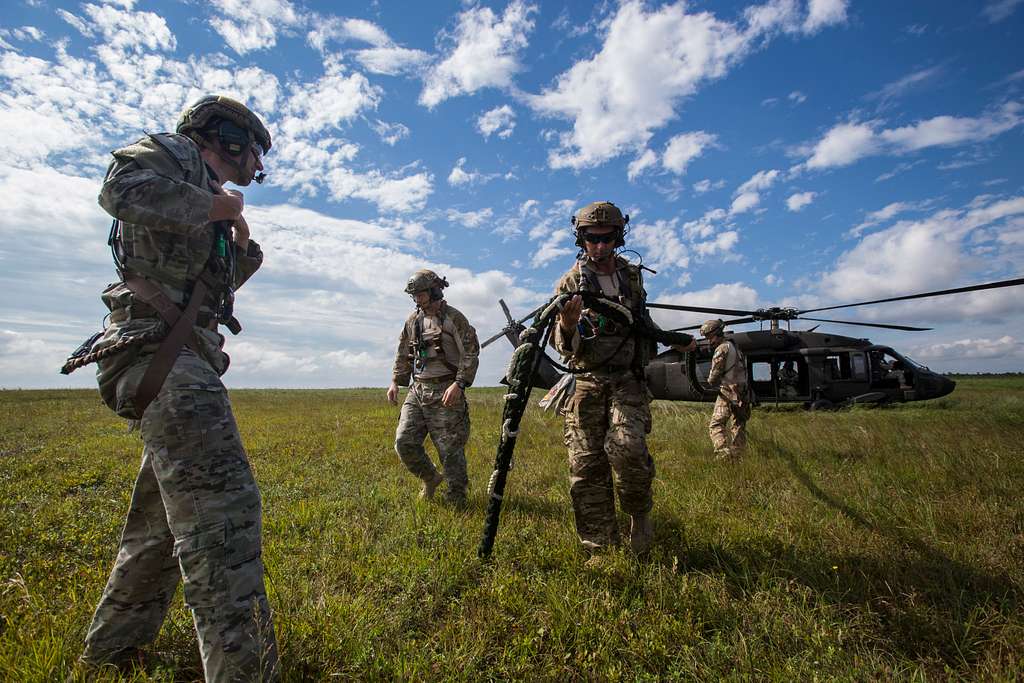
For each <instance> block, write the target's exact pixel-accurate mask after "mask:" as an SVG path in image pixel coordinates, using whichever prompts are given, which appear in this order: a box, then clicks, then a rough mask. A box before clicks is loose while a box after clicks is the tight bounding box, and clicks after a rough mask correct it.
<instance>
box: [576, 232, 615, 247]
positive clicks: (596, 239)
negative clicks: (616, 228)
mask: <svg viewBox="0 0 1024 683" xmlns="http://www.w3.org/2000/svg"><path fill="white" fill-rule="evenodd" d="M618 237H619V234H618V233H617V232H608V233H605V234H603V235H594V234H593V233H589V232H587V233H584V234H583V239H584V240H586V241H587V242H590V243H591V244H609V243H612V242H614V241H615V240H616V239H618Z"/></svg>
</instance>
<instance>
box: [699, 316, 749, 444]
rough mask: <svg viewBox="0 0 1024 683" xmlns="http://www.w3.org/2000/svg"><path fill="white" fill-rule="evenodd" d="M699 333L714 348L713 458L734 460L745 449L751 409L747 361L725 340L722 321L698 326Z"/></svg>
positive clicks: (710, 381)
mask: <svg viewBox="0 0 1024 683" xmlns="http://www.w3.org/2000/svg"><path fill="white" fill-rule="evenodd" d="M700 333H701V335H703V336H704V337H705V338H706V339H707V340H708V343H709V344H710V345H711V348H712V349H714V355H713V356H712V358H711V370H710V371H709V372H708V384H710V385H711V386H713V387H718V398H717V399H716V400H715V409H714V411H713V412H712V413H711V424H710V425H709V426H708V431H709V432H710V433H711V443H712V445H714V447H715V457H716V458H717V459H719V460H731V461H737V460H739V459H740V458H741V457H742V455H743V451H744V450H745V449H746V447H747V420H748V419H750V411H751V408H752V405H751V395H750V392H749V390H748V385H747V359H746V357H745V356H744V355H743V353H742V352H741V351H740V350H739V349H738V348H736V343H735V342H733V340H731V339H726V338H725V323H724V322H722V321H721V320H708V321H707V322H705V323H704V324H703V325H701V328H700ZM730 421H731V423H732V424H731V425H730Z"/></svg>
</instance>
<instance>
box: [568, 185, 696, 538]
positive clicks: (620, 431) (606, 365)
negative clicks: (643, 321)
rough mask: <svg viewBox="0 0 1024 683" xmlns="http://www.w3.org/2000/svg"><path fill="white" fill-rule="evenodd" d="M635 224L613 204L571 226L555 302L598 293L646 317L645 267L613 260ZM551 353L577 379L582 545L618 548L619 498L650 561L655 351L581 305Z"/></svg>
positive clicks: (573, 447) (576, 496)
mask: <svg viewBox="0 0 1024 683" xmlns="http://www.w3.org/2000/svg"><path fill="white" fill-rule="evenodd" d="M628 222H629V216H623V214H622V212H621V211H620V210H619V209H618V207H616V206H615V205H614V204H612V203H611V202H594V203H592V204H588V205H587V206H585V207H583V209H581V210H580V212H579V214H578V215H577V216H576V217H574V218H573V225H574V226H575V234H576V246H578V247H580V248H581V250H582V251H581V255H580V258H579V259H578V260H577V261H576V263H575V264H573V267H572V268H571V269H570V270H569V272H567V273H566V274H565V275H564V276H562V278H561V280H559V281H558V284H557V286H556V287H555V294H556V295H557V294H563V293H566V292H578V291H586V292H594V293H600V294H603V295H604V296H606V297H608V298H610V299H612V300H613V301H615V302H617V303H619V304H620V305H622V306H624V307H626V308H628V309H629V310H630V312H631V313H632V315H633V317H634V319H636V318H639V317H641V316H646V315H647V311H646V304H647V292H646V291H644V285H643V278H642V276H641V273H640V268H638V267H637V266H634V265H633V264H631V263H629V262H628V261H626V260H625V259H624V258H622V257H620V256H618V255H617V254H616V253H615V250H616V249H617V248H618V247H622V246H624V245H625V235H626V225H627V223H628ZM552 344H553V345H554V347H555V349H556V350H557V351H558V352H559V353H560V354H561V355H562V356H563V357H564V358H565V359H566V360H567V362H568V364H569V366H570V368H572V369H573V370H577V371H579V374H577V375H576V389H575V393H574V394H573V396H572V397H571V398H570V399H569V401H568V403H567V405H566V408H565V445H566V447H567V448H568V450H569V493H570V496H571V498H572V505H573V512H574V514H575V520H576V532H577V534H578V535H579V539H580V542H581V543H582V544H583V547H584V548H585V549H586V550H587V551H588V552H592V553H593V552H598V551H601V550H603V549H606V548H608V547H610V546H615V545H617V544H618V543H619V528H618V522H617V521H616V518H615V497H616V495H617V496H618V499H619V505H620V506H621V508H622V510H623V511H624V512H626V513H627V514H629V517H630V531H629V541H630V546H631V548H632V549H633V551H634V552H636V553H643V552H646V551H647V550H648V549H649V548H650V545H651V542H652V540H653V537H654V528H653V524H652V522H651V517H650V512H651V508H652V507H653V505H654V502H653V498H652V496H651V482H652V481H653V480H654V460H653V459H652V458H651V454H650V452H649V451H648V450H647V434H648V433H649V432H650V431H651V410H650V395H649V393H648V391H647V384H646V380H645V378H644V367H645V366H646V365H647V362H648V360H649V359H650V357H651V355H652V351H653V349H652V348H651V344H650V342H646V341H645V340H643V339H641V338H639V337H637V336H636V335H635V334H633V333H632V330H631V329H629V328H623V327H621V326H619V325H617V324H616V323H615V322H614V321H611V320H608V319H606V318H605V317H603V316H600V315H598V314H596V313H595V312H593V311H590V310H589V309H584V308H583V301H582V298H581V297H578V296H577V297H573V298H572V299H570V301H569V302H568V303H567V304H566V305H565V307H564V308H563V309H562V311H561V313H559V315H558V324H557V326H556V328H555V331H554V335H553V337H552ZM689 348H692V344H691V347H687V350H688V349H689Z"/></svg>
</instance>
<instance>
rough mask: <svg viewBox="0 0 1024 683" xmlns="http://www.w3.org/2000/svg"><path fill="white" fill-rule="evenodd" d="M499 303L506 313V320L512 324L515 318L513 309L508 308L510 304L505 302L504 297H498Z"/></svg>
mask: <svg viewBox="0 0 1024 683" xmlns="http://www.w3.org/2000/svg"><path fill="white" fill-rule="evenodd" d="M498 304H499V305H500V306H501V310H502V312H503V313H504V314H505V320H507V321H508V324H509V325H511V324H512V320H513V318H512V311H510V310H508V304H506V303H505V300H504V299H498Z"/></svg>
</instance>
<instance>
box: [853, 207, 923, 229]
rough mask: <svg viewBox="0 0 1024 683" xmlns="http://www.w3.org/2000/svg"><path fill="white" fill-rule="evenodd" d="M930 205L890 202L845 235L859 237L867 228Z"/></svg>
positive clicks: (870, 214)
mask: <svg viewBox="0 0 1024 683" xmlns="http://www.w3.org/2000/svg"><path fill="white" fill-rule="evenodd" d="M931 204H932V202H892V203H890V204H886V205H885V206H883V207H882V208H881V209H878V210H877V211H872V212H871V213H869V214H868V215H867V216H866V217H865V218H864V220H863V221H862V222H861V223H860V225H857V226H856V227H854V228H852V229H851V230H850V232H849V233H847V234H848V235H849V236H851V237H860V236H861V234H862V233H863V232H864V230H866V229H867V228H870V227H873V226H875V225H878V224H879V223H884V222H885V221H888V220H889V219H891V218H893V217H895V216H898V215H899V214H901V213H905V212H907V211H921V210H924V209H926V208H928V207H929V206H930V205H931Z"/></svg>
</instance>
